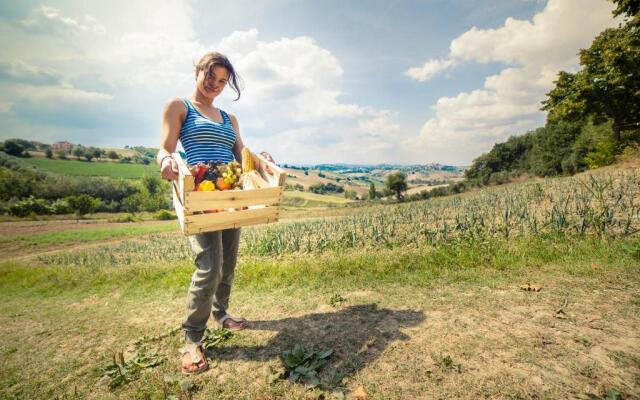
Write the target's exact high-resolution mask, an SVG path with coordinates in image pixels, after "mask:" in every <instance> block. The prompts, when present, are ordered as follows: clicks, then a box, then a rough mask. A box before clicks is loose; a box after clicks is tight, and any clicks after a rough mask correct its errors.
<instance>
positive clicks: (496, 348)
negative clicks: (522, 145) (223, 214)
mask: <svg viewBox="0 0 640 400" xmlns="http://www.w3.org/2000/svg"><path fill="white" fill-rule="evenodd" d="M591 177H593V178H591ZM637 177H638V175H637V172H636V171H635V170H625V171H618V170H615V171H611V170H609V171H607V172H603V173H594V174H585V175H582V176H579V177H576V178H561V179H552V180H546V181H543V182H536V183H533V184H531V183H524V184H517V185H508V186H505V187H497V188H489V189H483V190H481V191H478V192H474V193H465V194H463V195H459V196H454V197H451V198H441V199H433V200H429V201H426V202H417V203H412V204H407V205H395V206H384V205H378V206H373V207H360V208H353V209H350V208H347V207H344V208H337V207H334V208H331V211H332V213H333V214H334V215H335V217H332V218H331V219H330V220H329V219H327V220H318V219H313V220H300V221H290V222H286V223H280V224H276V225H270V226H267V227H252V228H245V229H244V230H243V239H242V242H241V248H240V259H239V265H238V268H237V272H236V275H235V281H234V291H233V295H232V299H231V309H230V311H231V312H232V313H233V314H236V315H243V316H245V317H247V318H248V319H249V321H250V329H248V330H246V331H242V332H238V333H235V334H233V335H231V337H229V335H228V334H226V333H224V332H217V333H216V332H212V333H211V335H210V336H209V338H213V342H212V343H215V344H214V345H212V347H210V349H209V350H208V351H207V356H208V358H209V359H210V364H211V366H212V367H211V369H210V370H209V371H208V372H206V373H204V374H202V375H198V376H195V377H184V376H180V375H179V362H180V360H179V356H178V352H177V349H178V348H179V347H180V345H181V339H182V337H181V334H180V330H179V326H180V322H181V319H182V317H183V310H184V296H185V293H186V290H187V287H188V284H189V279H190V275H191V273H192V271H193V267H192V263H193V260H192V255H191V251H190V249H189V247H188V245H187V243H186V240H185V238H184V237H183V236H181V235H180V234H179V233H177V232H175V230H177V228H175V225H174V226H173V227H172V228H167V229H174V231H173V232H161V233H150V232H137V233H132V234H131V236H126V237H127V238H128V239H127V240H120V241H112V242H106V243H100V242H101V239H100V237H99V236H100V235H104V234H105V233H94V234H93V235H94V238H97V239H96V240H93V241H91V242H90V243H91V247H84V244H83V243H82V241H83V240H84V238H85V236H83V235H78V236H75V237H66V238H62V237H59V238H54V239H50V240H51V241H53V242H55V241H56V240H62V241H65V240H66V241H67V242H66V243H68V244H72V243H76V244H77V247H75V248H73V249H70V250H63V251H59V252H53V253H52V252H51V251H50V249H49V248H48V249H47V251H46V252H44V249H42V248H40V249H38V248H36V247H34V248H33V249H32V250H31V252H32V257H31V258H28V259H27V258H19V259H17V258H13V259H10V260H8V261H5V262H4V263H2V264H0V277H1V278H0V337H2V338H3V339H2V343H0V354H1V355H2V360H3V368H2V369H0V398H56V397H57V398H60V399H63V398H64V399H76V398H83V399H84V398H86V399H111V398H113V399H115V398H122V399H155V398H157V399H164V398H170V396H174V398H182V399H210V398H219V399H280V398H285V399H310V398H312V399H319V398H325V399H342V398H355V395H356V394H357V393H362V392H366V393H367V395H368V398H369V399H425V398H452V399H453V398H455V399H458V398H462V399H477V398H500V399H531V398H538V399H547V398H549V399H552V398H553V399H555V398H584V399H627V398H638V397H640V350H639V349H640V337H638V334H637V332H639V331H640V285H639V284H640V236H639V235H638V231H639V229H638V228H640V215H639V213H638V207H639V206H640V195H639V189H638V187H637V180H636V179H637ZM525 210H526V212H525ZM338 211H339V212H338ZM345 213H346V214H345ZM172 222H173V224H176V222H175V221H172ZM123 229H124V230H126V229H127V228H123ZM131 232H134V231H133V227H132V230H131ZM36 234H37V233H34V235H36ZM95 235H97V236H95ZM118 235H126V233H125V232H124V231H123V232H119V233H118ZM23 236H29V235H26V234H25V235H23ZM86 237H91V235H87V236H86ZM8 240H11V239H8ZM13 240H14V242H13V243H18V242H19V241H18V239H17V238H16V239H13ZM20 240H21V241H23V240H24V241H29V239H27V238H26V237H25V238H22V239H20ZM31 240H32V241H33V242H34V243H35V242H38V241H46V240H49V239H46V238H43V237H36V236H34V237H33V238H32V239H31ZM96 243H97V244H96ZM3 251H5V252H6V251H10V250H8V249H4V250H3ZM522 287H524V288H530V287H533V288H538V289H540V290H539V291H533V290H523V289H522ZM300 345H302V346H304V349H306V352H304V351H303V353H304V354H307V356H308V357H310V359H314V357H317V355H318V354H319V353H313V352H312V350H315V351H318V352H320V351H322V350H325V349H329V350H332V353H331V354H330V355H328V356H327V358H326V359H324V360H325V361H322V362H320V361H318V363H317V364H315V366H314V367H313V368H312V370H315V369H317V374H315V375H314V374H313V373H311V372H309V371H311V370H309V369H300V370H298V372H299V374H298V375H299V376H300V377H299V379H297V380H294V379H293V378H294V375H291V371H289V372H288V373H289V375H288V376H289V379H286V378H285V374H287V370H286V368H285V367H284V365H283V363H282V359H283V354H285V352H291V351H293V350H294V349H296V346H300ZM297 351H300V347H297ZM120 353H122V360H120V359H119V358H120V357H119V356H118V357H116V358H115V361H114V355H117V354H120ZM294 353H295V352H294ZM291 354H293V353H291ZM314 354H315V355H314ZM325 354H328V353H325ZM289 356H290V355H289ZM132 360H136V362H137V363H138V364H135V363H134V362H133V361H132ZM149 360H152V361H153V362H151V361H149ZM123 361H124V363H123ZM151 364H157V365H155V366H153V367H151V366H150V367H148V368H143V367H140V365H142V366H144V365H151ZM134 365H138V367H136V368H134V367H132V366H134ZM307 367H309V365H307ZM316 367H317V368H316ZM118 368H120V371H125V372H126V371H130V370H129V369H127V368H131V371H133V372H130V373H129V372H126V373H125V375H122V376H123V377H124V378H122V377H121V378H122V379H121V380H120V381H118V380H117V379H116V378H117V377H118V375H117V374H116V377H115V378H114V375H113V373H114V372H113V371H118ZM309 368H311V367H309ZM107 370H108V371H111V373H112V376H111V377H109V376H108V375H105V373H106V371H107ZM127 374H129V375H127ZM110 384H111V386H110Z"/></svg>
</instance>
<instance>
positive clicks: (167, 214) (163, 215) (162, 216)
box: [153, 210, 178, 221]
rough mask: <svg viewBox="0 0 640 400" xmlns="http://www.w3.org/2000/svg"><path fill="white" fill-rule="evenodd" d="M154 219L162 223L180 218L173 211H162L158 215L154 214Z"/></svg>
mask: <svg viewBox="0 0 640 400" xmlns="http://www.w3.org/2000/svg"><path fill="white" fill-rule="evenodd" d="M153 218H154V219H158V220H160V221H168V220H172V219H177V218H178V216H177V215H176V213H174V212H173V211H169V210H160V211H158V212H157V213H155V214H153Z"/></svg>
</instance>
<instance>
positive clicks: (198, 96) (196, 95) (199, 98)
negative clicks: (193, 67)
mask: <svg viewBox="0 0 640 400" xmlns="http://www.w3.org/2000/svg"><path fill="white" fill-rule="evenodd" d="M191 97H192V98H193V100H195V101H196V102H198V103H200V104H206V105H208V106H209V107H213V97H211V98H209V97H206V96H204V95H203V94H202V93H201V92H200V91H199V90H198V89H196V90H195V92H193V95H192V96H191Z"/></svg>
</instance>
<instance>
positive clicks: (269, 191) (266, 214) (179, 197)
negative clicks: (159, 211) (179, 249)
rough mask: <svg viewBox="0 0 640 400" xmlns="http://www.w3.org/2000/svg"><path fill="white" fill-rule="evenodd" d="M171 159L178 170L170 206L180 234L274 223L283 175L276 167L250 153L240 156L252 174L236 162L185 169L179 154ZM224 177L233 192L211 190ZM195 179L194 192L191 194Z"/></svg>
mask: <svg viewBox="0 0 640 400" xmlns="http://www.w3.org/2000/svg"><path fill="white" fill-rule="evenodd" d="M245 154H246V152H245ZM173 157H174V159H175V160H176V163H177V164H178V170H179V179H177V180H175V181H174V182H173V187H174V191H173V205H174V207H175V209H176V215H177V216H178V221H179V222H180V227H181V229H182V232H183V233H184V234H186V235H193V234H196V233H202V232H214V231H218V230H223V229H229V228H238V227H242V226H250V225H260V224H268V223H272V222H276V221H278V217H279V214H280V203H281V201H282V194H283V191H284V185H285V178H286V172H285V171H284V170H282V169H281V168H279V167H278V166H277V165H276V164H274V163H272V162H270V161H269V160H266V159H264V158H263V157H261V155H259V154H251V153H249V154H248V155H247V156H244V157H243V160H242V164H245V163H246V162H249V160H252V164H254V165H251V166H250V167H251V169H253V168H255V170H253V171H248V169H249V168H247V170H246V171H245V170H244V168H242V169H241V168H240V166H239V165H238V164H237V163H234V164H232V165H231V166H229V165H228V164H229V163H221V162H209V163H202V164H199V165H192V166H189V165H187V164H186V163H185V160H184V158H183V157H181V156H180V154H177V153H175V154H173ZM243 166H244V165H243ZM247 166H249V165H247ZM210 167H211V168H210ZM229 170H230V171H229ZM238 170H239V172H240V174H238V173H237V171H238ZM224 172H227V173H226V174H224ZM238 175H240V176H238ZM225 177H226V178H227V181H232V182H233V181H235V182H233V186H232V187H235V190H219V189H217V188H215V184H216V181H217V180H218V178H221V180H222V181H223V182H224V179H225ZM196 178H197V187H199V189H200V190H198V191H194V189H195V188H196ZM206 181H208V182H210V183H208V182H206ZM224 183H225V184H226V182H224ZM212 186H213V187H212ZM241 188H242V190H240V189H241ZM205 189H213V191H209V190H205Z"/></svg>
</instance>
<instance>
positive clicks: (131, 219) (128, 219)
mask: <svg viewBox="0 0 640 400" xmlns="http://www.w3.org/2000/svg"><path fill="white" fill-rule="evenodd" d="M140 221H142V218H140V217H137V216H135V215H134V214H125V215H121V216H118V217H115V218H109V222H117V223H127V222H140Z"/></svg>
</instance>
